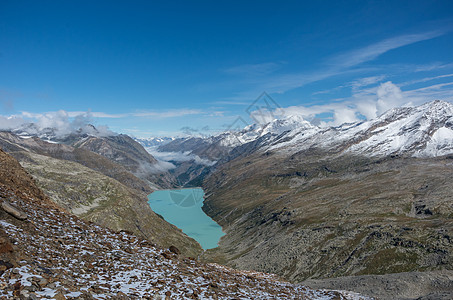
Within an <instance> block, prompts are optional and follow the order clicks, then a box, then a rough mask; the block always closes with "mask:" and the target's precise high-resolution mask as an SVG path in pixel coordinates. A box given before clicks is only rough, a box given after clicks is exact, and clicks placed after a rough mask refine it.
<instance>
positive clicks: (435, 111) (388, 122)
mask: <svg viewBox="0 0 453 300" xmlns="http://www.w3.org/2000/svg"><path fill="white" fill-rule="evenodd" d="M311 147H316V148H323V149H326V150H336V151H343V152H350V153H356V154H364V155H367V156H388V155H396V154H398V155H402V154H404V155H410V156H417V157H419V156H423V157H435V156H441V155H446V154H450V153H453V105H452V104H450V103H448V102H445V101H438V100H437V101H433V102H429V103H426V104H424V105H421V106H418V107H400V108H394V109H391V110H389V111H387V112H386V113H384V114H383V115H381V116H380V117H378V118H376V119H373V120H370V121H365V122H358V123H353V124H344V125H342V126H339V127H330V128H324V129H323V128H315V129H311V130H310V129H309V130H305V129H303V130H299V129H295V130H292V131H290V132H288V133H287V134H285V135H284V136H282V137H279V139H278V140H275V141H274V142H273V144H272V145H271V146H270V149H274V150H275V149H282V150H283V149H284V150H286V151H289V152H295V151H301V150H303V149H308V148H311Z"/></svg>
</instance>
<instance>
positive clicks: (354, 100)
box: [272, 76, 453, 126]
mask: <svg viewBox="0 0 453 300" xmlns="http://www.w3.org/2000/svg"><path fill="white" fill-rule="evenodd" d="M445 77H448V76H445ZM361 82H363V84H362V83H361V84H357V85H351V89H352V91H353V95H352V96H351V97H349V98H346V99H344V100H343V101H340V102H331V103H328V104H324V105H312V106H290V107H285V108H280V109H279V110H278V111H277V110H276V111H274V112H273V113H272V115H273V116H278V118H285V117H288V116H291V115H299V116H302V117H303V118H304V119H305V120H309V121H310V120H311V121H317V123H320V124H321V125H323V126H338V125H341V124H342V123H351V122H356V121H359V120H361V119H364V118H365V119H373V118H375V117H377V116H379V115H381V114H383V113H384V112H386V111H387V110H389V109H391V108H395V107H400V106H415V105H421V104H423V103H426V102H429V101H433V100H436V99H440V100H445V101H451V102H453V89H451V88H450V87H451V86H452V85H453V82H448V83H441V84H435V85H431V86H427V87H424V88H419V89H414V90H407V91H403V90H401V88H400V87H399V86H398V85H396V84H394V83H393V82H391V81H387V82H384V83H380V84H379V85H377V86H372V87H369V85H368V84H365V83H366V82H379V80H378V78H372V79H369V80H368V79H366V80H364V81H361ZM360 87H365V88H360ZM319 119H321V120H322V121H321V122H319Z"/></svg>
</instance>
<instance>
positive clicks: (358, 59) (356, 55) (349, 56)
mask: <svg viewBox="0 0 453 300" xmlns="http://www.w3.org/2000/svg"><path fill="white" fill-rule="evenodd" d="M445 33H446V32H445V31H440V30H439V31H430V32H423V33H417V34H406V35H400V36H396V37H392V38H389V39H385V40H382V41H380V42H377V43H375V44H372V45H369V46H366V47H363V48H360V49H357V50H353V51H349V52H346V53H343V54H341V55H338V56H336V57H334V58H333V59H331V60H330V64H332V65H336V66H341V67H342V68H349V67H353V66H356V65H359V64H361V63H364V62H367V61H371V60H374V59H376V58H377V57H378V56H380V55H382V54H384V53H386V52H388V51H390V50H393V49H397V48H400V47H403V46H407V45H410V44H414V43H417V42H421V41H425V40H430V39H433V38H435V37H438V36H441V35H443V34H445Z"/></svg>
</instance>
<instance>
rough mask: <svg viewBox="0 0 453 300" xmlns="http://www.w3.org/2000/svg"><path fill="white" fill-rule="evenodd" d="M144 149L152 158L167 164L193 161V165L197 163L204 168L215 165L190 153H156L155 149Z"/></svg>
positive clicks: (213, 162)
mask: <svg viewBox="0 0 453 300" xmlns="http://www.w3.org/2000/svg"><path fill="white" fill-rule="evenodd" d="M145 149H146V151H148V153H149V154H151V155H152V156H153V157H155V158H156V159H158V160H159V161H163V162H169V161H177V162H184V161H191V160H193V161H194V162H195V163H197V164H199V165H205V166H212V165H214V164H215V163H216V161H211V160H209V159H204V158H201V157H199V156H198V155H196V154H193V153H191V152H190V151H186V152H160V151H157V147H145Z"/></svg>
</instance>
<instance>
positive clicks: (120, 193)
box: [0, 132, 202, 256]
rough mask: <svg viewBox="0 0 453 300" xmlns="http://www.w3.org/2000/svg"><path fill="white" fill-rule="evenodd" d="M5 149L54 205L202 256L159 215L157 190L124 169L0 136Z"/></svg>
mask: <svg viewBox="0 0 453 300" xmlns="http://www.w3.org/2000/svg"><path fill="white" fill-rule="evenodd" d="M0 145H1V146H2V147H4V148H5V149H7V150H8V151H9V153H11V154H12V155H13V156H15V157H16V158H17V159H18V160H19V161H20V162H21V164H22V165H23V166H24V167H25V168H26V169H27V171H28V172H30V174H32V175H33V177H34V178H35V179H36V181H37V183H38V185H39V186H40V187H41V188H42V189H43V190H44V191H45V192H46V194H47V195H49V197H50V199H52V201H54V202H56V203H58V204H59V205H60V206H61V207H63V208H65V209H67V210H68V211H70V212H72V213H74V214H76V215H78V216H80V217H82V218H84V219H85V220H89V221H92V222H95V223H97V224H100V225H103V226H106V227H109V228H111V229H113V230H128V231H130V232H133V233H135V234H136V235H138V236H140V237H143V238H146V239H148V240H150V241H152V242H154V243H156V244H158V245H161V246H163V247H169V246H171V245H174V246H176V247H178V248H179V249H180V250H181V251H182V252H183V253H184V254H185V255H188V256H197V255H198V254H199V253H200V252H201V251H202V249H201V246H200V245H199V244H198V243H197V242H196V241H195V240H193V239H192V238H189V237H188V236H187V235H185V234H184V233H182V231H181V230H179V229H178V228H176V227H175V226H173V225H171V224H169V223H167V222H166V221H164V220H163V219H162V218H161V217H159V216H158V215H156V214H155V213H154V212H153V211H152V210H151V209H150V207H149V205H148V203H147V194H149V193H150V192H151V191H152V190H151V188H150V187H149V186H148V185H147V184H146V183H145V182H144V181H143V180H141V179H139V178H137V177H136V176H135V175H133V174H131V173H130V172H129V171H127V170H126V169H125V167H123V166H122V165H119V164H117V163H116V162H113V161H110V160H109V159H107V158H106V157H104V156H101V155H99V154H96V153H93V152H91V151H89V150H87V149H80V148H73V147H71V146H67V145H61V144H54V143H48V142H44V141H42V140H40V139H39V138H29V139H22V138H20V137H18V136H16V135H14V134H11V133H7V132H2V133H0Z"/></svg>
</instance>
